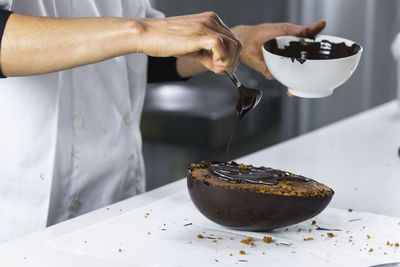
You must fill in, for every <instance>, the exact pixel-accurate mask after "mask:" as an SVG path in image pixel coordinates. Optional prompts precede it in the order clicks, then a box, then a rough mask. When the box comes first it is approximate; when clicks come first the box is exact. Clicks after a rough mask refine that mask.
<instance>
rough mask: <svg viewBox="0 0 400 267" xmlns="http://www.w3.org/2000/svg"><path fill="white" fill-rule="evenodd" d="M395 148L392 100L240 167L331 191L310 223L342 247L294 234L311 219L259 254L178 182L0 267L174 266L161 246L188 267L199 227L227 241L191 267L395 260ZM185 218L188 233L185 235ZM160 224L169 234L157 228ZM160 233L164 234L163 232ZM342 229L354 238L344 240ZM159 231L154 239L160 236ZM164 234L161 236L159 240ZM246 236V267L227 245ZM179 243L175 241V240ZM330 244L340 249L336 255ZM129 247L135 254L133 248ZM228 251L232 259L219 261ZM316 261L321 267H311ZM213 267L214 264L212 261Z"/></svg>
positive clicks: (54, 231) (16, 244)
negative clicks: (328, 229)
mask: <svg viewBox="0 0 400 267" xmlns="http://www.w3.org/2000/svg"><path fill="white" fill-rule="evenodd" d="M399 147H400V111H399V107H398V103H397V102H395V101H392V102H389V103H387V104H385V105H382V106H380V107H377V108H375V109H372V110H369V111H367V112H364V113H361V114H359V115H356V116H354V117H351V118H348V119H346V120H343V121H340V122H338V123H335V124H332V125H330V126H327V127H324V128H321V129H319V130H317V131H314V132H311V133H309V134H306V135H303V136H300V137H298V138H294V139H292V140H289V141H287V142H284V143H281V144H278V145H275V146H273V147H270V148H267V149H264V150H261V151H259V152H256V153H253V154H250V155H248V156H245V157H243V158H241V159H239V160H238V161H239V162H244V163H248V164H253V165H255V166H258V165H264V166H271V167H274V168H280V169H285V170H288V171H291V172H294V173H299V174H302V175H305V176H308V177H311V178H314V179H316V180H318V181H320V182H323V183H325V184H327V185H328V186H330V187H332V188H334V190H335V196H334V198H333V200H332V202H331V204H330V207H331V208H328V209H327V210H326V211H325V212H324V213H322V214H321V215H320V216H318V217H317V222H321V223H323V224H324V226H326V225H329V223H330V222H332V223H333V222H336V224H334V226H335V225H336V226H337V225H341V226H342V227H346V229H344V228H343V229H342V230H343V231H342V232H340V233H339V234H337V236H339V237H341V239H339V238H338V239H337V240H336V241H330V240H331V239H327V238H326V237H324V238H322V237H319V235H320V234H321V233H322V232H318V233H317V231H313V232H312V233H305V232H301V233H297V229H298V228H299V227H307V226H308V225H310V221H309V222H305V223H304V224H302V225H300V226H293V227H290V228H289V231H288V232H286V233H285V232H284V230H282V231H276V232H273V233H270V234H265V235H271V236H273V238H274V241H275V245H276V244H279V243H285V242H289V241H290V242H294V244H293V246H292V247H290V249H289V248H288V249H287V250H285V249H284V248H282V247H285V246H282V245H281V246H276V247H277V249H275V250H274V249H271V247H262V246H263V244H262V242H261V243H260V242H258V241H259V239H260V238H262V235H263V234H261V233H244V232H242V233H241V232H237V231H230V230H228V229H225V228H223V227H219V226H217V225H215V224H213V223H212V222H209V221H208V220H206V219H205V218H204V217H202V216H201V215H200V214H198V212H197V211H196V210H195V209H194V208H193V206H192V204H191V202H190V200H189V199H188V196H187V193H186V192H185V191H186V184H185V181H184V180H180V181H177V182H175V183H172V184H169V185H166V186H164V187H161V188H159V189H156V190H153V191H150V192H147V193H145V194H142V195H139V196H136V197H133V198H130V199H128V200H125V201H122V202H119V203H116V204H114V205H111V206H109V207H107V208H103V209H100V210H97V211H94V212H91V213H89V214H86V215H83V216H80V217H78V218H75V219H72V220H69V221H66V222H64V223H60V224H58V225H55V226H53V227H50V228H47V229H45V230H42V231H39V232H36V233H34V234H31V235H28V236H26V237H23V238H21V239H18V240H13V241H11V242H7V243H4V244H1V245H0V266H7V267H11V266H41V267H46V266H60V267H62V266H74V267H79V266H165V265H167V266H174V264H171V262H170V261H168V260H166V261H164V263H163V262H157V260H156V259H157V257H158V256H165V255H164V254H163V253H162V251H161V250H162V249H160V248H159V247H162V248H165V249H164V250H165V251H168V254H166V257H167V258H168V255H171V256H173V255H175V254H176V253H178V255H181V256H180V257H179V258H177V259H175V260H176V261H173V262H177V263H180V264H176V265H181V266H185V264H184V262H187V263H189V261H190V259H194V258H196V252H198V253H199V255H200V254H201V253H211V252H210V251H208V250H209V245H207V246H205V243H204V242H203V239H197V238H196V237H195V236H196V235H197V233H198V232H199V231H200V230H201V229H202V230H204V231H205V232H206V233H204V235H208V234H210V233H211V232H213V233H215V234H216V235H219V236H221V237H224V240H221V241H219V240H218V242H219V243H218V244H219V247H217V248H215V249H212V258H211V259H210V258H208V257H203V258H199V259H197V258H196V264H194V265H198V266H205V265H207V263H213V264H215V265H223V266H230V265H232V264H233V263H237V264H246V265H250V266H251V265H252V263H254V264H255V263H257V264H258V266H259V265H260V259H261V258H260V256H259V255H261V251H263V249H266V255H268V257H267V258H265V263H268V262H269V263H273V264H272V265H279V264H278V263H279V259H278V260H277V259H276V258H277V257H278V256H279V255H280V258H282V255H283V258H285V260H286V261H288V262H289V263H290V262H292V263H294V264H295V263H299V260H304V259H307V257H311V258H310V259H311V261H313V264H314V265H315V266H318V265H321V264H328V265H329V264H330V263H333V262H335V259H336V263H337V259H339V258H342V260H343V261H344V262H347V260H346V259H347V258H349V259H350V258H352V259H353V260H354V261H355V264H354V265H360V266H365V265H368V264H371V263H374V264H375V263H379V262H386V261H394V260H398V261H400V251H399V252H397V249H396V248H394V247H391V248H390V247H388V248H386V247H384V245H385V244H386V239H388V240H390V242H400V225H398V223H397V222H400V219H396V218H395V217H397V218H400V205H399V203H400V193H399V191H400V157H399V156H398V148H399ZM171 204H173V205H171ZM163 205H168V206H163ZM332 207H334V208H340V209H334V208H332ZM349 208H351V209H353V210H354V212H352V213H349V212H348V211H347V209H349ZM167 211H168V212H167ZM174 212H175V213H174ZM366 212H368V213H366ZM146 213H149V216H148V217H149V218H144V215H145V214H146ZM370 213H375V214H370ZM377 214H382V215H377ZM383 215H386V216H383ZM389 216H391V217H389ZM355 218H357V219H358V218H362V219H363V220H364V221H361V222H354V223H352V224H349V223H348V221H349V220H350V219H355ZM179 220H181V221H179ZM186 220H189V221H190V223H193V225H189V226H187V227H184V224H185V222H186ZM167 221H168V222H169V224H168V225H167V226H168V227H166V226H162V225H163V223H165V222H167ZM364 223H365V224H367V225H366V226H367V227H366V228H364V225H363V226H361V225H362V224H364ZM175 224H176V225H175ZM141 227H142V228H141ZM160 227H161V228H162V227H166V228H167V229H165V230H166V231H164V230H163V232H161V230H162V229H161V228H160ZM192 227H193V228H192ZM396 227H397V228H396ZM143 229H149V232H150V230H151V234H150V235H147V231H146V232H144V231H142V230H143ZM364 229H367V230H364ZM139 230H140V231H142V232H143V235H141V234H140V231H139ZM345 230H351V232H350V233H347V234H346V233H345ZM138 231H139V232H138ZM157 231H158V232H159V233H160V234H157V233H158V232H157ZM174 231H175V232H174ZM138 233H139V234H138ZM161 233H163V234H164V233H165V234H164V237H163V236H162V234H161ZM171 233H174V235H171ZM168 234H169V236H168ZM185 234H189V235H188V236H185ZM366 234H371V235H372V238H371V239H370V240H369V239H368V240H362V241H361V239H362V237H364V239H365V236H366ZM249 235H252V236H253V237H254V238H255V239H256V240H258V241H257V242H256V244H257V247H256V248H254V249H253V250H251V249H250V248H247V247H245V249H246V251H248V255H247V256H248V258H247V259H248V262H240V261H238V259H239V258H238V257H237V256H236V255H237V252H238V249H240V248H241V247H240V246H246V245H244V244H241V243H239V242H236V243H232V244H228V243H227V242H228V240H229V238H228V237H229V236H231V237H232V236H234V237H235V238H236V239H239V238H241V237H245V236H249ZM317 235H318V237H317ZM348 235H354V236H357V238H358V240H357V242H358V243H357V244H356V245H355V247H357V253H358V248H359V249H360V252H359V253H358V254H357V255H356V252H355V251H356V250H354V254H352V253H350V251H351V249H354V248H353V247H351V246H350V247H348V245H349V244H347V243H344V241H346V242H348V240H347V239H348V238H349V237H348ZM393 235H394V236H393ZM177 236H179V237H182V239H178V238H175V237H177ZM307 236H313V237H315V239H316V240H314V241H315V242H314V241H310V242H304V241H303V240H302V238H303V237H307ZM146 237H148V239H146ZM150 237H151V238H150ZM375 237H376V238H375ZM378 237H379V238H378ZM163 238H164V239H163ZM185 238H186V239H185ZM374 238H375V239H374ZM383 238H385V239H383ZM317 239H318V240H317ZM396 239H397V240H396ZM144 240H145V241H144ZM151 240H153V241H151ZM183 240H184V241H183ZM332 240H333V239H332ZM85 241H86V242H85ZM206 241H209V240H206ZM77 242H79V245H78V243H77ZM113 242H114V243H113ZM115 242H116V243H115ZM152 242H153V243H152ZM182 242H184V243H185V244H183V243H182ZM201 242H203V243H201ZM224 242H225V243H224ZM232 242H233V241H232ZM333 242H338V243H337V244H341V246H340V245H338V246H336V245H335V244H334V243H333ZM341 242H342V243H341ZM138 244H140V245H138ZM210 244H212V243H210ZM213 244H214V243H213ZM350 244H351V243H350ZM334 246H335V247H341V250H340V249H336V248H335V247H334ZM366 246H367V247H366ZM372 246H373V247H374V248H375V250H374V252H373V253H367V251H368V249H367V248H368V247H372ZM110 247H111V248H112V251H111V250H110ZM117 247H118V248H117ZM273 247H275V246H273ZM278 247H280V250H278ZM379 247H384V248H383V250H385V249H386V250H385V251H387V254H388V255H386V256H383V250H382V251H378V250H379ZM119 248H121V249H122V251H121V252H118V249H119ZM130 248H135V249H134V250H133V249H132V250H130ZM149 248H153V249H150V251H151V253H152V254H149V255H150V256H149V261H145V260H143V259H144V258H143V255H147V254H148V253H149ZM157 248H158V249H157ZM343 248H345V249H343ZM185 249H186V251H185ZM324 250H325V252H326V251H331V255H329V253H328V254H324V256H323V257H320V258H318V257H317V256H316V254H318V253H322V252H321V251H324ZM361 250H363V251H361ZM364 250H365V251H364ZM165 251H164V253H166V252H165ZM229 251H232V252H234V254H235V255H234V256H233V257H230V258H229V257H226V256H227V255H228V254H227V252H229ZM249 251H250V253H249ZM346 251H348V253H347V252H346ZM256 252H257V253H258V252H259V253H258V254H257V255H258V256H257V257H256V256H255V254H256ZM296 252H297V254H296ZM325 252H324V253H325ZM378 252H380V254H379V255H380V256H379V257H377V256H375V255H378V254H377V253H378ZM381 252H382V253H381ZM146 253H147V254H146ZM174 253H175V254H174ZM252 253H253V254H254V255H252ZM306 253H307V255H306ZM222 254H223V255H222ZM371 254H372V255H371ZM310 255H311V256H310ZM321 255H322V254H321ZM175 256H176V255H175ZM381 256H382V257H381ZM185 257H188V259H185ZM252 257H253V258H252ZM225 258H227V259H225ZM317 258H318V260H320V261H317ZM182 259H184V261H183V263H181V261H182ZM202 259H204V262H203V261H202ZM217 259H219V260H218V262H217V261H215V260H217ZM240 259H246V258H243V257H241V258H240ZM272 259H275V260H276V261H272ZM313 259H315V260H313ZM372 259H373V260H372ZM188 260H189V261H188ZM210 260H211V262H210ZM224 260H225V261H224ZM252 260H253V261H252ZM322 260H323V261H322ZM349 262H350V261H349ZM261 263H263V262H262V261H261ZM194 265H193V263H192V264H191V266H194ZM295 265H296V264H295ZM300 265H301V264H300ZM311 265H312V264H311Z"/></svg>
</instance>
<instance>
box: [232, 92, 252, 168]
mask: <svg viewBox="0 0 400 267" xmlns="http://www.w3.org/2000/svg"><path fill="white" fill-rule="evenodd" d="M238 93H239V95H238V99H237V102H236V112H237V114H238V118H237V120H236V124H235V126H234V128H233V130H232V133H231V136H230V137H229V141H228V145H227V146H226V152H225V163H226V162H227V161H228V154H229V149H230V147H231V143H232V140H233V137H234V136H235V133H236V130H237V128H238V127H239V123H240V121H241V119H242V118H243V117H244V115H246V113H247V112H249V111H250V110H251V109H252V108H253V107H254V106H255V105H256V104H257V99H258V97H259V94H260V92H259V90H257V89H252V88H245V87H243V86H240V87H239V88H238Z"/></svg>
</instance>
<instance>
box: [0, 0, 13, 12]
mask: <svg viewBox="0 0 400 267" xmlns="http://www.w3.org/2000/svg"><path fill="white" fill-rule="evenodd" d="M11 4H12V0H0V9H6V10H10V8H11Z"/></svg>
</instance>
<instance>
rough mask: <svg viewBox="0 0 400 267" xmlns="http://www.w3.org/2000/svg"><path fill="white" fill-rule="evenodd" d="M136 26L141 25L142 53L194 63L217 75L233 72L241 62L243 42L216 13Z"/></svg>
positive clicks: (143, 21)
mask: <svg viewBox="0 0 400 267" xmlns="http://www.w3.org/2000/svg"><path fill="white" fill-rule="evenodd" d="M137 22H138V23H139V24H140V25H141V33H140V35H139V36H140V37H139V38H140V47H139V49H138V51H139V52H142V53H145V54H147V55H150V56H154V57H169V56H180V57H181V58H182V57H186V58H191V59H195V60H196V61H198V62H200V63H201V64H202V65H204V66H205V67H206V68H207V69H209V70H211V71H213V72H215V73H221V72H223V71H225V70H230V71H234V70H235V69H236V66H237V64H238V63H239V61H240V52H241V49H242V44H241V42H240V40H239V39H238V38H237V37H236V36H235V35H234V34H233V32H232V31H231V30H230V29H229V28H228V27H226V26H225V24H224V23H223V22H222V21H221V19H220V18H219V17H218V15H216V14H215V13H213V12H204V13H200V14H194V15H187V16H177V17H168V18H164V19H148V18H143V19H142V18H140V19H137Z"/></svg>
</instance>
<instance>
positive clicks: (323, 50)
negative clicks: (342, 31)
mask: <svg viewBox="0 0 400 267" xmlns="http://www.w3.org/2000/svg"><path fill="white" fill-rule="evenodd" d="M264 48H265V50H267V51H268V52H271V53H273V54H276V55H280V56H284V57H290V58H291V59H292V62H294V61H295V60H297V61H298V62H300V63H301V64H303V63H304V62H305V61H306V60H307V59H335V58H343V57H349V56H352V55H355V54H357V52H358V51H360V49H361V47H360V46H359V45H358V44H353V45H351V46H347V45H346V44H345V43H343V42H342V43H333V42H330V41H328V40H322V41H320V42H318V41H316V42H309V41H305V40H304V39H300V40H299V41H291V42H290V43H289V45H288V46H285V47H284V48H283V49H281V48H279V47H278V43H277V41H276V39H271V40H269V41H268V42H266V43H265V44H264Z"/></svg>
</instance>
